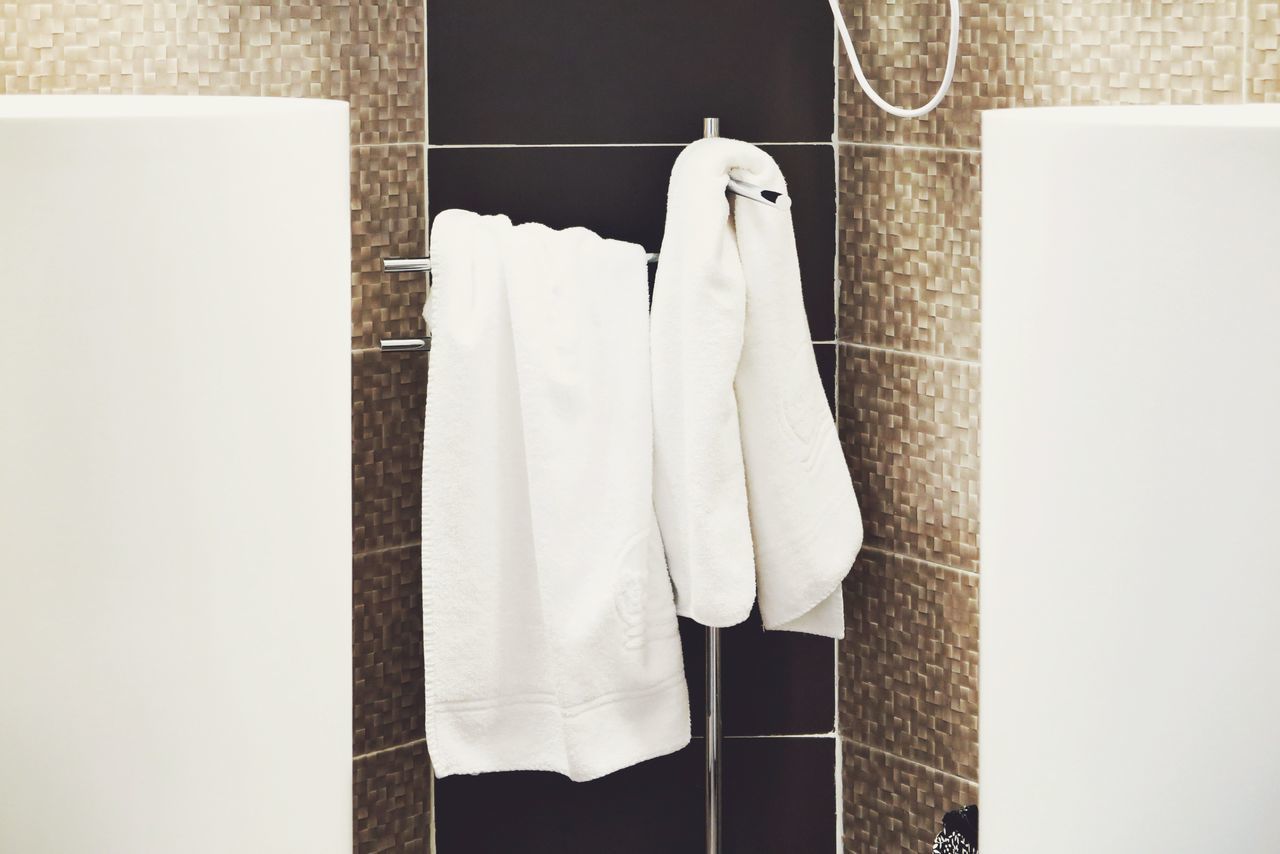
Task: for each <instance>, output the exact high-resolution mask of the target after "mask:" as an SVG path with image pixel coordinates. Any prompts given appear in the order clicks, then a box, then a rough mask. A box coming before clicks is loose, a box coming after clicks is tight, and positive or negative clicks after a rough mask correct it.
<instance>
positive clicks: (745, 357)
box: [650, 139, 862, 637]
mask: <svg viewBox="0 0 1280 854" xmlns="http://www.w3.org/2000/svg"><path fill="white" fill-rule="evenodd" d="M731 176H732V177H735V178H738V179H739V180H743V181H748V182H750V183H753V184H757V185H759V186H762V187H766V188H769V189H785V182H784V181H783V177H782V172H781V171H780V170H779V169H778V166H777V164H776V163H774V162H773V159H772V158H771V157H769V156H768V155H767V154H765V153H764V152H763V151H761V150H760V149H758V148H756V147H755V146H752V145H748V144H746V143H743V142H738V141H736V140H730V139H707V140H701V141H699V142H695V143H694V144H692V145H690V146H689V147H688V148H686V149H685V150H684V152H683V153H682V154H681V155H680V157H679V158H678V159H677V160H676V165H675V169H674V170H673V171H672V174H671V187H670V191H669V195H668V199H667V224H666V235H665V237H664V238H663V243H662V254H661V258H660V260H659V263H658V272H657V280H656V283H655V286H654V297H653V316H652V319H651V325H652V331H651V335H650V341H651V344H650V349H651V354H652V355H651V358H652V360H653V398H654V399H653V404H654V431H655V434H654V457H655V464H656V468H655V485H654V489H655V503H656V505H657V510H658V520H659V523H660V526H661V528H662V537H663V540H664V542H665V544H666V548H667V561H668V562H669V564H670V566H671V576H672V580H673V581H674V583H675V587H676V607H677V611H678V613H680V614H681V615H683V616H687V617H692V618H693V619H695V620H697V621H698V622H701V623H705V624H706V625H709V626H728V625H733V624H734V623H739V622H741V621H742V620H744V619H746V617H747V615H748V614H749V613H750V611H751V604H752V601H753V600H755V599H756V598H757V587H758V590H759V593H758V598H759V603H760V614H761V617H762V619H763V622H764V626H765V628H768V629H785V630H790V631H801V632H809V633H812V634H819V635H826V636H829V637H840V636H842V635H843V634H844V608H843V603H842V601H841V591H840V582H841V581H842V579H843V578H844V576H845V575H846V574H847V573H848V571H849V568H850V567H851V566H852V564H853V560H854V557H855V556H856V555H857V553H858V549H859V548H860V547H861V545H862V519H861V516H860V515H859V513H858V504H857V499H856V498H855V497H854V493H853V486H852V483H851V481H850V479H849V470H848V467H847V465H846V463H845V459H844V455H843V453H842V452H841V449H840V442H839V439H838V438H837V436H836V429H835V424H834V422H833V419H832V417H831V411H830V408H829V407H828V404H827V400H826V394H825V393H824V391H823V387H822V381H821V379H820V377H819V375H818V370H817V364H816V362H815V359H814V355H813V348H812V345H811V344H810V340H809V325H808V322H807V320H806V318H805V311H804V303H803V298H802V296H801V290H800V264H799V260H798V258H797V255H796V244H795V234H794V232H793V231H792V226H791V213H790V210H789V209H787V208H785V207H779V208H773V207H769V206H767V205H762V204H760V203H758V202H754V201H750V200H747V199H742V198H738V197H732V201H730V200H729V199H727V198H726V196H725V187H726V184H727V183H728V179H729V178H730V177H731Z"/></svg>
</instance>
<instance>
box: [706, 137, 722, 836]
mask: <svg viewBox="0 0 1280 854" xmlns="http://www.w3.org/2000/svg"><path fill="white" fill-rule="evenodd" d="M719 135H720V120H719V119H717V118H706V119H703V120H702V136H703V138H704V139H706V138H708V137H716V136H719ZM706 688H707V691H706V693H707V767H706V775H707V781H706V798H707V802H706V810H707V854H720V801H721V794H720V793H721V788H720V784H721V779H722V777H721V774H720V747H721V744H722V742H723V734H722V733H721V732H720V630H719V629H714V628H711V627H709V626H708V627H707V686H706Z"/></svg>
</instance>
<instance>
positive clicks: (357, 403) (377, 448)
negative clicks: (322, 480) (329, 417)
mask: <svg viewBox="0 0 1280 854" xmlns="http://www.w3.org/2000/svg"><path fill="white" fill-rule="evenodd" d="M351 379H352V394H351V433H352V475H351V477H352V480H351V487H352V526H353V537H354V543H353V545H354V548H355V553H356V554H357V555H360V554H363V553H365V552H368V551H372V550H374V549H385V548H390V547H392V546H403V545H407V544H411V543H416V542H417V541H418V540H419V538H420V537H421V531H422V418H423V411H424V410H423V407H424V406H425V404H426V397H427V354H426V353H380V352H378V351H377V350H362V351H358V352H356V353H353V354H352V357H351Z"/></svg>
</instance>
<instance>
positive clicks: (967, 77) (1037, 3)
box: [838, 0, 1245, 148]
mask: <svg viewBox="0 0 1280 854" xmlns="http://www.w3.org/2000/svg"><path fill="white" fill-rule="evenodd" d="M1244 3H1245V0H1098V1H1097V2H1089V3H1083V2H1078V0H1075V1H1074V2H1073V0H1010V2H1006V1H1005V0H965V2H963V3H961V7H962V8H961V17H962V26H961V44H960V53H959V59H958V62H957V63H956V77H955V85H954V86H953V87H952V90H951V92H950V93H949V94H948V96H947V98H946V100H945V101H944V102H943V103H942V105H941V106H940V107H939V108H938V109H937V110H936V111H934V112H933V113H931V114H930V115H928V116H926V117H925V118H923V119H896V118H893V117H891V116H888V115H887V114H885V113H883V112H882V111H881V110H880V109H879V108H877V107H876V106H875V105H874V104H872V103H871V102H870V100H868V99H867V98H866V97H865V96H864V95H863V94H862V93H861V92H860V91H859V90H858V87H857V84H856V83H855V82H854V81H853V74H852V72H851V71H850V70H849V67H848V63H847V61H846V60H845V59H844V57H843V56H842V57H841V64H840V67H841V71H840V87H839V91H840V94H839V106H838V112H839V136H840V139H842V140H853V141H857V142H898V143H912V144H923V145H935V146H946V147H962V148H976V147H978V144H979V111H980V110H983V109H987V108H992V107H1011V106H1031V105H1035V106H1043V105H1050V104H1053V105H1060V104H1167V103H1214V102H1227V103H1232V102H1237V101H1239V100H1240V87H1241V70H1242V56H1241V42H1242V39H1243V33H1244V29H1243V26H1244V21H1243V14H1244ZM842 5H843V8H844V10H845V19H846V21H847V22H848V25H849V29H850V31H851V33H852V34H853V37H854V43H855V46H856V47H857V48H858V55H859V58H860V59H861V60H862V62H863V68H864V70H865V71H866V72H867V76H868V78H869V79H870V80H871V82H872V84H873V85H875V86H876V88H877V90H878V91H880V93H881V94H882V95H884V96H885V97H886V98H887V99H888V100H889V101H891V102H893V103H897V104H900V105H903V106H918V105H920V104H923V103H924V102H925V101H926V100H927V99H928V97H929V96H930V95H932V93H933V91H934V90H935V88H936V86H937V83H938V82H939V81H940V80H941V78H942V71H943V67H944V65H945V60H946V49H947V26H948V24H947V19H946V10H947V6H946V2H945V0H867V2H864V0H842Z"/></svg>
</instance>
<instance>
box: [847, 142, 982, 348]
mask: <svg viewBox="0 0 1280 854" xmlns="http://www.w3.org/2000/svg"><path fill="white" fill-rule="evenodd" d="M979 218H980V196H979V169H978V155H976V154H964V153H954V152H938V151H919V150H915V151H913V150H906V149H893V148H868V147H853V146H847V145H842V146H840V220H841V222H840V259H839V263H840V281H841V287H840V320H839V330H840V338H841V339H842V340H845V341H856V342H858V343H860V344H871V345H874V346H879V347H889V348H893V349H898V350H911V351H913V352H923V353H936V354H939V355H944V356H953V357H956V358H961V359H977V358H978V355H979V334H980V327H979V316H980V309H981V307H980V305H979V297H978V295H979V277H978V242H979V234H978V226H979Z"/></svg>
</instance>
